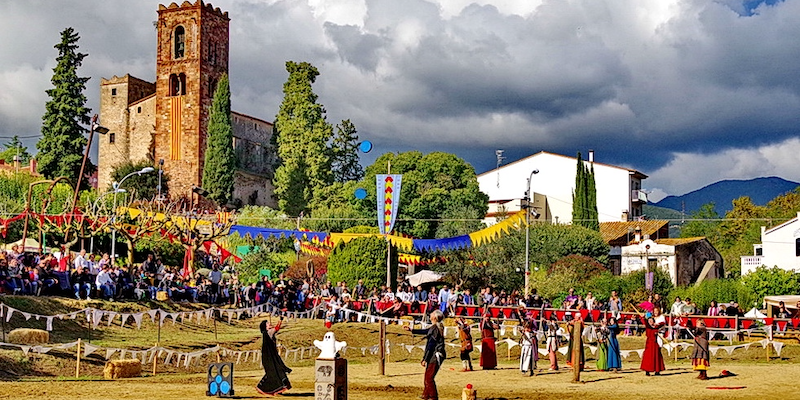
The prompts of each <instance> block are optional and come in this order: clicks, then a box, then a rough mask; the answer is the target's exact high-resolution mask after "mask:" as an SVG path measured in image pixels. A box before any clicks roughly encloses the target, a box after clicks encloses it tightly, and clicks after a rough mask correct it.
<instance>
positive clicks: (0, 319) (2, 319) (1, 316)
mask: <svg viewBox="0 0 800 400" xmlns="http://www.w3.org/2000/svg"><path fill="white" fill-rule="evenodd" d="M3 307H5V305H4V304H3V302H2V301H0V322H2V324H3V343H5V342H6V315H5V314H4V313H3V312H2V311H3ZM6 312H8V311H6Z"/></svg>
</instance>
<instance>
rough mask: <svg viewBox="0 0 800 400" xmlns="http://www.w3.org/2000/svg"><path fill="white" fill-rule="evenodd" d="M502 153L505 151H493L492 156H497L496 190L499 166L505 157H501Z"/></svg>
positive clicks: (498, 180)
mask: <svg viewBox="0 0 800 400" xmlns="http://www.w3.org/2000/svg"><path fill="white" fill-rule="evenodd" d="M503 153H505V150H502V149H498V150H495V151H494V155H495V156H497V187H498V188H499V187H500V164H502V163H503V160H505V159H506V158H505V157H503Z"/></svg>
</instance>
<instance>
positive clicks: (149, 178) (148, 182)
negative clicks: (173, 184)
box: [106, 160, 169, 200]
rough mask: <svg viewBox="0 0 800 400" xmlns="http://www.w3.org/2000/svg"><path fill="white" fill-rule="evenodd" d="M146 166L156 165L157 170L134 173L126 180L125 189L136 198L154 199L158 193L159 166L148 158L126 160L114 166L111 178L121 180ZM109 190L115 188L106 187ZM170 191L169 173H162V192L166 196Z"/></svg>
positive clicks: (116, 180) (115, 180)
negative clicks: (139, 173) (133, 160)
mask: <svg viewBox="0 0 800 400" xmlns="http://www.w3.org/2000/svg"><path fill="white" fill-rule="evenodd" d="M145 167H154V168H155V169H156V170H155V171H153V172H150V173H147V174H141V175H138V174H137V175H133V176H131V177H129V178H128V179H126V180H125V183H124V184H123V185H125V186H124V187H123V188H122V189H125V190H126V191H127V192H128V193H129V195H132V196H133V198H134V199H141V200H152V199H155V198H156V196H157V195H158V170H159V169H158V166H153V163H152V162H151V161H148V160H142V161H137V162H132V161H125V162H123V163H122V164H119V165H117V166H115V167H114V170H113V171H112V172H111V179H112V180H113V181H114V182H119V181H121V180H122V178H124V177H125V176H127V175H128V174H131V173H134V172H137V171H141V170H142V169H143V168H145ZM106 190H107V191H109V192H110V191H112V190H114V188H112V187H109V188H106ZM167 193H169V175H168V174H167V173H166V172H165V173H163V174H162V175H161V194H162V195H163V196H166V195H167Z"/></svg>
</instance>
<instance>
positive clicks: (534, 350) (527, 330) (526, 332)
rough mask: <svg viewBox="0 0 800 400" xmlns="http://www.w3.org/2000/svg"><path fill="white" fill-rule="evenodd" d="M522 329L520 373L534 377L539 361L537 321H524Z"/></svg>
mask: <svg viewBox="0 0 800 400" xmlns="http://www.w3.org/2000/svg"><path fill="white" fill-rule="evenodd" d="M522 327H523V328H522V335H521V336H520V338H519V345H520V354H519V371H520V372H522V373H523V374H525V373H529V374H530V375H531V376H533V374H534V371H535V370H536V361H538V360H539V346H538V344H537V343H536V342H537V339H536V331H537V329H536V328H537V326H536V321H533V320H528V321H523V322H522Z"/></svg>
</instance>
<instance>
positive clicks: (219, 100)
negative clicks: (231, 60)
mask: <svg viewBox="0 0 800 400" xmlns="http://www.w3.org/2000/svg"><path fill="white" fill-rule="evenodd" d="M207 131H208V138H207V140H206V154H205V164H204V166H203V189H205V190H206V191H208V196H207V198H208V199H210V200H212V201H214V202H215V203H217V204H218V205H220V206H225V205H226V204H228V202H229V201H231V200H233V182H234V174H235V173H236V152H234V150H233V127H232V124H231V89H230V84H229V82H228V75H227V74H225V75H222V77H220V78H219V83H217V88H216V91H214V99H213V100H212V102H211V113H210V115H209V118H208V130H207Z"/></svg>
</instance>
